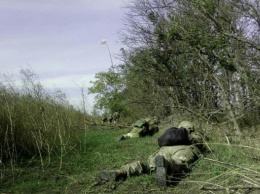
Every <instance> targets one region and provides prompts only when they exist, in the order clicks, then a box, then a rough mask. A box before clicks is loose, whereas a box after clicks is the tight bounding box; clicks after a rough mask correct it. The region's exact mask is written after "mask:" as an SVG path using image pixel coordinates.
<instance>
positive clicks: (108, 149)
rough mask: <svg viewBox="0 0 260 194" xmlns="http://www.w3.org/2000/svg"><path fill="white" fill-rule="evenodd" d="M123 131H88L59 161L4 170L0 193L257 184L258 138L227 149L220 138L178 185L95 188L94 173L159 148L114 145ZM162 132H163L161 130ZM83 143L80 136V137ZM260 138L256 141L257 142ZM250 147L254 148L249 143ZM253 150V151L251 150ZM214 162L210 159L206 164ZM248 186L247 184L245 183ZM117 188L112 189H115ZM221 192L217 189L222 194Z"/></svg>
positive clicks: (137, 180) (140, 182)
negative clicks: (83, 145)
mask: <svg viewBox="0 0 260 194" xmlns="http://www.w3.org/2000/svg"><path fill="white" fill-rule="evenodd" d="M125 132H126V129H117V128H115V129H113V130H102V129H99V128H92V129H91V130H90V131H89V132H88V134H87V136H86V137H87V138H86V142H88V143H87V145H86V149H85V151H84V149H81V151H78V152H76V153H73V154H68V155H66V156H64V158H63V165H62V168H61V169H59V166H60V159H59V157H55V158H53V159H52V162H51V163H50V164H49V165H48V166H46V167H45V171H44V172H43V171H42V170H41V168H40V166H41V162H40V160H39V158H31V159H30V160H28V161H24V163H20V166H18V165H15V166H12V167H10V166H8V165H6V166H4V168H2V170H1V187H0V188H1V189H0V192H1V193H107V192H108V193H109V192H112V193H129V192H133V193H191V192H192V193H207V191H204V192H203V190H200V189H201V187H202V186H205V187H218V188H222V187H224V188H226V187H229V186H237V185H249V186H252V185H254V184H255V185H257V184H258V183H259V180H258V179H257V177H259V173H260V168H259V157H260V145H259V143H258V140H259V137H260V136H256V137H255V138H254V139H253V138H247V139H245V140H244V141H243V142H241V144H233V145H231V146H230V145H227V144H226V143H225V142H224V140H225V139H224V137H219V139H218V142H220V141H223V143H217V144H215V143H214V142H215V141H216V140H217V139H212V140H211V141H210V143H209V146H210V147H211V148H212V149H213V150H214V151H213V153H211V154H207V155H205V157H206V158H205V159H204V158H201V159H200V160H199V161H197V162H196V163H195V164H194V165H193V169H192V172H191V173H190V174H189V175H187V177H186V178H185V179H183V180H182V181H181V182H180V183H179V184H177V185H174V184H173V185H171V186H169V187H167V188H160V187H158V186H157V185H155V179H154V174H150V175H142V176H139V177H131V178H128V179H126V180H125V181H121V182H118V183H117V184H116V185H110V184H104V185H96V184H95V183H96V173H97V172H98V171H100V170H104V169H117V168H119V167H121V166H122V165H123V164H126V163H128V162H131V161H135V160H146V158H147V157H148V156H149V155H150V154H152V153H153V152H154V151H156V150H157V149H158V145H157V137H158V136H159V134H156V135H155V136H153V137H144V138H137V139H128V140H125V141H120V142H118V141H117V138H118V137H119V136H120V135H121V134H122V133H125ZM160 133H162V132H160ZM81 137H82V140H83V139H84V135H83V136H81ZM257 138H258V139H257ZM253 144H254V145H253ZM250 146H252V147H250ZM210 159H212V161H211V160H210ZM249 183H251V184H249ZM115 187H116V188H115ZM222 192H223V190H220V193H222ZM216 193H218V192H216Z"/></svg>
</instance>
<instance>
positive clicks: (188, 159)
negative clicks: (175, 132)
mask: <svg viewBox="0 0 260 194" xmlns="http://www.w3.org/2000/svg"><path fill="white" fill-rule="evenodd" d="M158 155H161V156H162V157H163V158H164V161H165V165H166V166H165V167H166V168H167V173H168V174H173V173H176V172H181V171H182V170H186V169H188V168H189V166H190V164H192V163H193V162H194V161H196V160H197V159H198V158H199V156H200V155H201V152H200V150H199V149H198V148H197V147H196V146H194V145H190V146H165V147H161V148H160V149H159V150H158V151H156V152H155V153H154V154H152V155H151V156H149V157H148V159H147V162H141V161H135V162H132V163H129V164H126V165H123V166H122V167H121V169H122V170H124V171H125V172H126V173H127V176H128V177H130V176H133V175H141V174H144V173H147V172H148V173H152V172H154V171H155V170H156V164H155V158H156V157H157V156H158Z"/></svg>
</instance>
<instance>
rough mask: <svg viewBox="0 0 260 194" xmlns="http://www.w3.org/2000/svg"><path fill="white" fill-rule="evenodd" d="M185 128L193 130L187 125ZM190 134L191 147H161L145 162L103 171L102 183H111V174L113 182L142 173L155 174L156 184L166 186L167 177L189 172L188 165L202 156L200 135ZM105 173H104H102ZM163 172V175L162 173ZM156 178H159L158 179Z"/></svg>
mask: <svg viewBox="0 0 260 194" xmlns="http://www.w3.org/2000/svg"><path fill="white" fill-rule="evenodd" d="M186 127H187V128H191V129H192V128H193V129H194V126H193V125H192V127H191V125H189V126H186ZM191 131H192V132H191V133H190V135H189V138H190V140H191V142H192V144H193V143H194V144H193V145H178V146H163V147H161V148H160V149H159V150H158V151H156V152H155V153H153V154H152V155H150V156H149V157H148V159H147V161H146V162H141V161H135V162H132V163H128V164H126V165H123V166H122V167H121V168H120V169H118V170H116V171H115V170H112V171H103V172H101V174H100V175H99V177H100V178H101V179H102V181H111V176H110V175H111V174H113V175H115V174H116V175H115V176H112V177H113V178H112V179H113V180H116V178H118V177H120V176H124V177H125V178H126V177H130V176H133V175H141V174H144V173H152V172H156V175H157V179H156V181H157V183H158V184H160V185H164V186H165V185H166V180H167V176H170V175H173V174H174V173H178V172H182V171H186V170H189V167H190V165H191V164H192V163H193V162H194V161H196V160H197V159H198V158H199V157H200V156H201V154H202V151H203V150H201V148H203V146H201V145H203V138H202V136H201V135H200V134H198V133H196V132H194V130H191ZM104 172H105V173H104ZM162 172H163V173H162ZM158 177H161V178H160V179H158Z"/></svg>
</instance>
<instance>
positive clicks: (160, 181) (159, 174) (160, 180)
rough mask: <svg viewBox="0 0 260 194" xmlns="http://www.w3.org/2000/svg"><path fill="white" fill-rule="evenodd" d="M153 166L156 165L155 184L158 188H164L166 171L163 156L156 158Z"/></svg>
mask: <svg viewBox="0 0 260 194" xmlns="http://www.w3.org/2000/svg"><path fill="white" fill-rule="evenodd" d="M155 165H156V184H157V185H159V186H166V185H167V180H166V175H167V169H166V167H165V161H164V158H163V156H161V155H158V156H156V158H155Z"/></svg>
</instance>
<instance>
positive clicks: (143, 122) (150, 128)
mask: <svg viewBox="0 0 260 194" xmlns="http://www.w3.org/2000/svg"><path fill="white" fill-rule="evenodd" d="M158 124H159V119H158V118H157V117H152V118H145V119H140V120H138V121H136V122H135V123H134V124H133V128H132V130H131V132H129V133H127V134H124V135H122V136H121V137H120V139H119V140H123V139H126V138H135V137H143V136H146V135H153V134H154V133H155V132H157V131H158V130H159V128H158Z"/></svg>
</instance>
